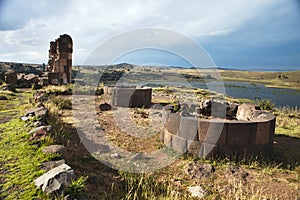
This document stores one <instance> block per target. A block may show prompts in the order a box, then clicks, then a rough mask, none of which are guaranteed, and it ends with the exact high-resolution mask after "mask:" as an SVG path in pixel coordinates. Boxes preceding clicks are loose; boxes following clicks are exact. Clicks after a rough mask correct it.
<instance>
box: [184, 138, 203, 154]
mask: <svg viewBox="0 0 300 200" xmlns="http://www.w3.org/2000/svg"><path fill="white" fill-rule="evenodd" d="M201 146H202V143H201V142H199V141H193V140H187V150H188V153H190V154H192V155H193V156H197V155H198V154H199V151H200V148H201Z"/></svg>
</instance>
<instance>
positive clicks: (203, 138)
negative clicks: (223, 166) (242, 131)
mask: <svg viewBox="0 0 300 200" xmlns="http://www.w3.org/2000/svg"><path fill="white" fill-rule="evenodd" d="M198 132H199V141H200V142H205V143H209V144H218V145H223V144H226V135H227V124H225V123H224V122H223V121H199V123H198Z"/></svg>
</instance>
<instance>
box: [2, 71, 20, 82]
mask: <svg viewBox="0 0 300 200" xmlns="http://www.w3.org/2000/svg"><path fill="white" fill-rule="evenodd" d="M17 80H18V79H17V73H16V72H15V71H14V70H12V69H9V70H8V71H7V72H5V74H4V82H5V83H6V84H16V83H17Z"/></svg>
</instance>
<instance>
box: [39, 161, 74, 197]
mask: <svg viewBox="0 0 300 200" xmlns="http://www.w3.org/2000/svg"><path fill="white" fill-rule="evenodd" d="M74 179H75V175H74V171H73V170H72V168H71V167H70V166H68V165H67V164H61V165H59V166H57V167H55V168H53V169H51V170H49V171H48V172H47V173H45V174H43V175H42V176H40V177H38V178H37V179H35V180H34V184H35V185H36V186H37V187H38V188H40V189H42V190H43V191H44V192H46V193H48V194H51V193H52V194H57V195H61V194H62V193H63V192H64V191H65V189H66V188H67V187H68V186H69V185H70V184H71V183H72V181H73V180H74Z"/></svg>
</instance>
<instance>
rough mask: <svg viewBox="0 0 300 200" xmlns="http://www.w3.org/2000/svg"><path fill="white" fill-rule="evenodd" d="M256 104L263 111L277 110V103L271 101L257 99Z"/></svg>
mask: <svg viewBox="0 0 300 200" xmlns="http://www.w3.org/2000/svg"><path fill="white" fill-rule="evenodd" d="M255 103H256V105H257V106H258V107H259V108H260V109H261V110H274V109H275V103H274V102H273V101H272V100H271V99H265V98H264V99H259V98H257V99H256V101H255Z"/></svg>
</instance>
